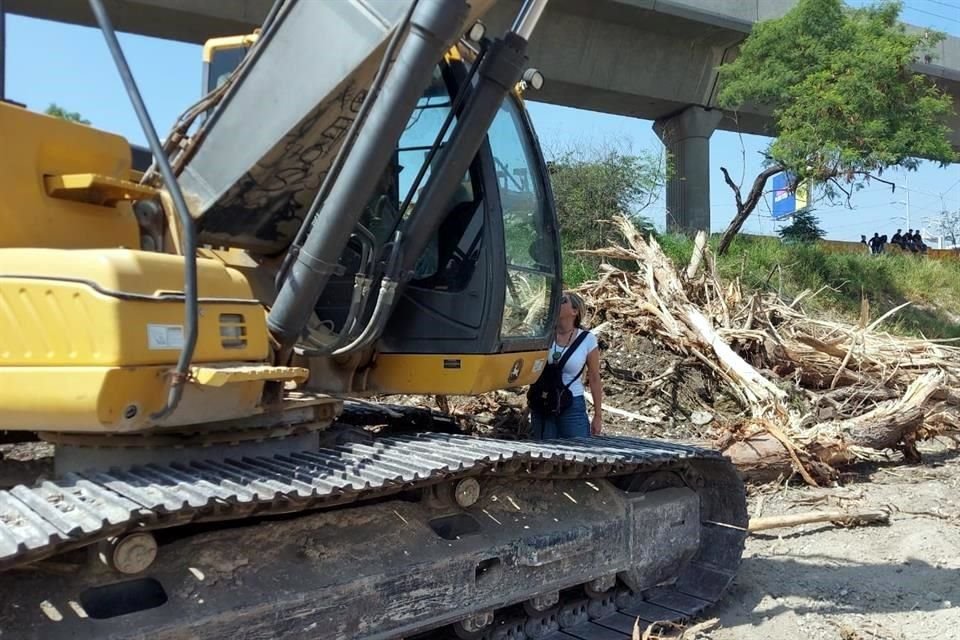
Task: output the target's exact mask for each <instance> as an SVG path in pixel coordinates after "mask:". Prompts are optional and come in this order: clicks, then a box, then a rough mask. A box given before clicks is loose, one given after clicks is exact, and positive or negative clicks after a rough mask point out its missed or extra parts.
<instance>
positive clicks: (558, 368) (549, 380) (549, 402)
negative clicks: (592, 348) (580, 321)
mask: <svg viewBox="0 0 960 640" xmlns="http://www.w3.org/2000/svg"><path fill="white" fill-rule="evenodd" d="M587 333H589V332H588V331H587V330H586V329H584V330H583V331H581V332H580V335H579V336H577V339H576V340H574V341H573V344H571V345H570V347H569V348H568V349H567V351H566V352H565V353H564V354H563V356H562V357H561V358H560V361H559V362H551V363H550V364H548V365H547V366H546V367H544V369H543V373H541V374H540V378H539V379H538V380H537V381H536V382H534V383H533V384H532V385H530V390H529V391H527V405H528V406H529V407H530V409H531V410H533V411H536V412H537V413H540V414H542V415H545V416H558V415H560V414H561V413H563V412H564V411H566V410H567V407H569V406H570V403H571V402H573V394H572V393H570V385H571V384H573V381H574V380H577V379H579V378H580V376H582V375H583V370H584V369H585V368H586V366H587V363H586V361H584V363H583V366H582V367H580V372H579V373H578V374H577V375H576V376H575V377H574V378H573V380H571V381H570V382H568V383H567V384H563V367H564V365H566V364H567V360H569V359H570V356H572V355H573V354H574V353H575V352H576V350H577V349H579V348H580V344H581V343H582V342H583V341H584V340H585V339H586V337H587Z"/></svg>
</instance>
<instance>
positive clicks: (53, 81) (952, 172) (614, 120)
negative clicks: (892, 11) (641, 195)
mask: <svg viewBox="0 0 960 640" xmlns="http://www.w3.org/2000/svg"><path fill="white" fill-rule="evenodd" d="M848 4H850V5H853V6H864V5H867V4H870V2H869V0H848ZM903 5H904V10H903V13H902V16H901V17H902V19H903V20H904V21H906V22H908V23H910V24H914V25H917V26H920V27H931V28H934V29H938V30H940V31H943V32H945V33H948V34H951V35H955V36H956V35H960V0H905V1H904V2H903ZM6 32H7V51H6V95H7V97H8V98H9V99H12V100H16V101H18V102H21V103H25V104H26V105H27V107H28V108H30V109H34V110H37V111H43V110H44V109H45V108H46V107H47V106H48V105H49V104H51V103H57V104H58V105H60V106H62V107H64V108H65V109H67V110H69V111H77V112H79V113H81V114H82V115H83V116H84V117H85V118H87V119H88V120H90V121H91V123H92V124H93V126H96V127H98V128H102V129H105V130H108V131H112V132H116V133H119V134H121V135H123V136H124V137H126V138H127V139H128V140H130V141H131V142H133V143H136V144H145V137H144V135H143V133H142V131H141V129H140V126H139V123H138V122H137V119H136V116H135V115H134V112H133V108H132V107H131V105H130V102H129V100H128V98H127V96H126V93H125V91H124V89H123V85H122V84H121V82H120V78H119V76H118V75H117V73H116V69H115V67H114V64H113V61H112V60H111V58H110V56H109V53H108V51H107V48H106V44H105V43H104V41H103V37H102V36H101V35H100V32H99V31H98V30H96V29H92V28H88V27H79V26H74V25H67V24H61V23H56V22H50V21H45V20H36V19H31V18H24V17H21V16H17V15H8V16H7V30H6ZM119 39H120V43H121V45H122V47H123V49H124V53H125V54H126V56H127V60H128V62H129V64H130V66H131V69H132V71H133V74H134V77H135V78H136V79H137V82H138V84H139V86H140V91H141V94H142V95H143V98H144V100H145V102H146V104H147V106H148V110H149V112H150V115H151V118H152V120H153V122H154V126H155V127H156V129H157V130H158V133H159V134H160V136H161V138H162V137H163V135H164V134H165V132H166V131H167V129H168V127H169V126H170V125H171V124H172V123H173V122H174V121H175V120H176V118H177V116H179V114H180V113H181V111H183V109H185V108H186V107H187V106H189V105H190V104H192V103H193V102H194V101H195V100H196V99H197V98H199V94H200V84H201V81H200V78H201V50H200V46H199V45H192V44H186V43H182V42H173V41H165V40H160V39H156V38H149V37H145V36H137V35H130V34H120V35H119ZM37 43H42V46H37ZM547 82H549V78H547ZM533 99H535V96H534V95H532V94H530V95H528V100H533ZM527 108H528V109H529V111H530V114H531V118H532V120H533V124H534V127H535V129H536V130H537V134H538V136H539V137H540V139H541V142H542V144H543V146H544V147H545V148H547V149H556V148H564V147H568V146H569V145H571V144H580V145H586V146H587V147H588V148H589V147H591V146H600V145H606V144H610V143H613V144H617V145H623V146H626V147H627V148H629V149H632V150H634V151H642V150H646V151H651V152H653V153H661V152H662V145H661V143H660V141H659V139H658V138H657V137H656V135H655V134H654V133H653V130H652V123H651V122H650V121H648V120H642V119H638V118H628V117H623V116H616V115H611V114H604V113H597V112H592V111H584V110H577V109H571V108H567V107H560V106H555V105H548V104H543V103H537V102H531V101H528V102H527ZM768 143H769V139H767V138H764V137H762V136H753V135H744V136H742V137H741V136H739V135H737V134H736V133H732V132H725V131H717V132H715V133H714V134H713V137H712V138H711V151H710V153H711V157H710V164H711V170H710V173H711V176H710V177H711V184H710V193H711V195H710V204H711V225H712V229H711V231H714V232H716V231H722V230H723V229H724V228H725V227H726V225H727V223H728V222H729V221H730V218H731V217H732V216H733V214H734V213H735V211H736V208H735V206H734V200H733V194H732V192H731V190H730V189H729V187H728V186H727V185H726V184H724V181H723V176H722V174H721V172H720V167H727V169H728V170H729V171H730V173H731V175H732V176H733V178H734V180H736V181H737V182H740V183H742V184H743V189H744V191H747V190H748V189H749V186H750V184H751V183H752V180H753V177H754V176H755V175H756V174H757V173H758V172H759V170H760V168H761V156H760V151H762V150H763V149H764V148H765V147H766V145H767V144H768ZM884 178H885V179H888V180H891V181H893V182H895V183H896V184H897V188H896V191H895V192H891V188H890V187H889V186H886V185H880V184H874V185H872V186H870V187H868V188H866V189H865V190H863V191H860V192H859V193H857V194H856V195H855V196H854V199H853V202H852V208H848V207H845V206H839V207H830V206H827V205H825V204H823V203H820V204H818V205H817V210H816V214H817V215H818V217H819V218H820V225H821V226H822V227H823V228H824V229H825V230H826V232H827V237H828V238H831V239H837V240H859V238H860V235H861V234H866V235H867V236H868V237H869V236H870V235H872V234H873V232H875V231H876V232H879V233H881V234H883V233H886V234H887V235H892V234H893V232H894V231H895V230H896V228H897V227H902V228H904V229H906V228H907V227H913V228H924V227H927V226H930V222H929V221H930V220H931V218H934V219H935V218H936V216H937V215H938V214H939V213H940V212H941V211H943V210H944V209H947V210H957V209H960V164H953V165H950V166H948V167H946V168H940V167H939V165H937V164H935V163H923V165H922V166H921V168H920V169H919V170H918V171H915V172H905V171H891V172H888V173H885V174H884ZM665 200H666V198H665V194H661V195H660V197H659V198H657V199H656V201H655V202H654V203H653V204H652V205H651V206H650V207H649V208H648V209H646V210H645V211H644V212H643V213H644V215H646V216H647V217H649V218H651V219H652V220H653V222H654V224H655V225H657V227H658V228H661V229H662V228H663V226H664V217H665V204H666V202H665ZM908 200H909V207H908V205H907V201H908ZM908 209H909V222H908V221H907V218H908ZM782 224H783V223H778V222H775V221H773V220H772V218H771V217H770V197H769V195H768V196H767V197H766V198H765V201H764V202H762V203H761V204H760V206H759V207H758V210H757V212H755V213H754V215H752V216H751V218H750V219H749V220H748V221H747V223H746V224H745V225H744V228H743V232H745V233H755V234H764V235H772V234H774V233H775V232H776V230H777V228H779V226H782Z"/></svg>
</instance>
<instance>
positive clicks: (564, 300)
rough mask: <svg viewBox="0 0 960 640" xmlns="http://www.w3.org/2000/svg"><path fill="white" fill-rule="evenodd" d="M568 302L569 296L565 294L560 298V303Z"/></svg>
mask: <svg viewBox="0 0 960 640" xmlns="http://www.w3.org/2000/svg"><path fill="white" fill-rule="evenodd" d="M568 302H570V298H568V297H567V296H563V297H562V298H560V304H566V303H568Z"/></svg>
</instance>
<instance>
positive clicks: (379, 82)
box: [275, 0, 419, 290]
mask: <svg viewBox="0 0 960 640" xmlns="http://www.w3.org/2000/svg"><path fill="white" fill-rule="evenodd" d="M280 1H281V2H282V1H283V0H280ZM418 2H419V0H413V2H411V3H410V6H409V7H408V8H407V12H406V13H405V14H404V16H403V19H402V20H401V21H400V23H399V24H397V28H396V29H395V30H394V32H393V35H391V36H390V41H389V43H388V44H387V48H386V50H385V51H384V52H383V58H381V60H380V66H379V67H378V68H377V73H376V75H375V76H374V77H373V82H372V83H371V84H370V89H369V90H368V91H367V96H366V98H364V100H363V104H361V105H360V111H358V112H357V117H356V118H354V119H353V122H352V123H351V124H350V128H349V129H348V130H347V135H346V136H345V137H344V139H343V143H342V144H341V145H340V148H339V149H338V150H337V155H336V156H334V158H333V162H331V163H330V168H329V169H328V170H327V175H325V176H324V177H323V183H321V185H320V189H319V190H318V191H317V195H316V196H314V198H313V202H311V203H310V208H309V209H307V213H306V214H305V215H304V216H303V222H302V223H301V224H300V228H299V229H297V235H296V236H294V238H293V242H292V243H291V244H290V248H289V249H288V250H287V255H285V256H284V257H283V261H282V262H281V263H280V269H279V271H278V272H277V277H276V279H275V283H276V287H277V289H278V290H279V289H280V287H281V286H282V285H283V283H284V281H285V280H286V279H287V274H288V273H289V271H290V265H292V264H293V261H294V260H295V259H296V257H297V254H298V253H299V251H300V249H301V247H303V241H304V240H305V239H306V237H307V233H309V231H310V225H312V224H313V219H314V218H315V217H316V215H317V211H319V210H320V206H321V205H322V204H323V201H324V200H326V198H327V195H328V194H329V193H330V188H331V187H332V186H333V183H334V182H335V181H336V178H337V176H338V175H339V174H340V169H341V168H342V167H343V161H344V158H346V155H347V152H348V151H349V150H350V147H351V146H352V144H353V140H354V139H355V138H356V136H357V132H358V131H359V130H360V127H361V126H363V123H364V121H365V120H366V119H367V114H368V113H369V112H370V109H371V107H372V106H373V103H374V102H376V100H377V96H379V95H380V89H381V88H382V87H383V81H384V79H385V78H386V77H387V72H388V71H389V70H390V65H391V62H392V60H393V57H394V55H396V52H397V47H398V46H400V42H401V40H402V39H403V34H404V33H405V32H406V30H407V27H409V26H410V20H411V19H412V18H413V12H414V9H416V8H417V3H418Z"/></svg>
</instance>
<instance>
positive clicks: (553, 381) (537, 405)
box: [527, 292, 603, 440]
mask: <svg viewBox="0 0 960 640" xmlns="http://www.w3.org/2000/svg"><path fill="white" fill-rule="evenodd" d="M584 315H586V305H585V304H584V302H583V298H581V297H580V296H579V295H577V294H575V293H570V292H567V293H565V294H564V295H563V297H562V298H561V299H560V312H559V314H558V315H557V328H556V333H555V335H554V339H553V342H552V344H551V345H550V350H549V351H548V352H547V365H546V367H544V370H543V373H542V374H541V376H540V379H539V380H538V381H537V382H536V383H534V384H533V385H532V386H531V388H530V393H528V394H527V398H528V402H529V406H530V422H531V426H532V432H533V437H534V438H535V439H537V440H552V439H554V438H585V437H587V436H590V435H599V434H600V430H601V428H602V425H603V419H602V416H601V404H602V402H603V386H602V384H601V381H600V349H599V345H598V344H597V337H596V336H595V335H594V334H593V333H591V332H590V331H589V330H588V329H586V328H584V327H583V326H582V325H583V318H584ZM584 371H586V372H587V384H588V385H590V392H591V394H592V395H593V401H594V405H593V419H592V420H591V419H588V418H587V404H586V401H585V400H584V397H583V394H584V386H583V381H582V377H583V372H584Z"/></svg>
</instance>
